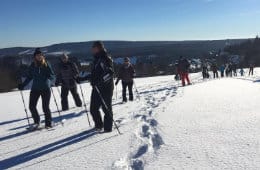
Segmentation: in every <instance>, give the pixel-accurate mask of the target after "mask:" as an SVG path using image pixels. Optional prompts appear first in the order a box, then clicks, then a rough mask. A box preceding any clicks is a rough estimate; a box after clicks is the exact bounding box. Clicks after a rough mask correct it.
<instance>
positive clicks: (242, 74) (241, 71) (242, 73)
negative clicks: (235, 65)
mask: <svg viewBox="0 0 260 170" xmlns="http://www.w3.org/2000/svg"><path fill="white" fill-rule="evenodd" d="M239 72H240V75H241V76H244V73H245V71H244V69H243V68H242V67H241V69H240V71H239Z"/></svg>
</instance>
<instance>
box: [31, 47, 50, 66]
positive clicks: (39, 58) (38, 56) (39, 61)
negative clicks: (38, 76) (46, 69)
mask: <svg viewBox="0 0 260 170" xmlns="http://www.w3.org/2000/svg"><path fill="white" fill-rule="evenodd" d="M33 59H34V63H35V65H44V66H47V63H46V61H45V58H44V55H43V53H42V51H41V49H40V48H36V49H35V51H34V53H33Z"/></svg>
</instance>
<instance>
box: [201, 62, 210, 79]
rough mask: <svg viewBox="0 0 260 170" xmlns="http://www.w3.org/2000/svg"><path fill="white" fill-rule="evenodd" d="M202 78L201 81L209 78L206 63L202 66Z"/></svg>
mask: <svg viewBox="0 0 260 170" xmlns="http://www.w3.org/2000/svg"><path fill="white" fill-rule="evenodd" d="M202 77H203V79H206V78H209V70H208V65H207V64H206V63H204V64H203V66H202Z"/></svg>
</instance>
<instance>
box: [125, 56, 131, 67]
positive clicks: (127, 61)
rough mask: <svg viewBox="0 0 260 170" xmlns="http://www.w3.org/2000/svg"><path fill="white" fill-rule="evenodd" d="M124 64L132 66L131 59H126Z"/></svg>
mask: <svg viewBox="0 0 260 170" xmlns="http://www.w3.org/2000/svg"><path fill="white" fill-rule="evenodd" d="M124 64H126V65H128V64H130V59H129V58H128V57H125V58H124Z"/></svg>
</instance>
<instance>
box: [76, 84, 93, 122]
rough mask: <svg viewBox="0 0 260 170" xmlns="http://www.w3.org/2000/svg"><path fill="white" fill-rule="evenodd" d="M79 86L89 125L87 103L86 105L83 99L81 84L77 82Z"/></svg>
mask: <svg viewBox="0 0 260 170" xmlns="http://www.w3.org/2000/svg"><path fill="white" fill-rule="evenodd" d="M79 88H80V91H81V95H82V100H83V103H84V107H85V112H86V114H87V117H88V124H89V126H91V124H90V121H89V116H88V110H87V105H86V101H85V97H84V94H83V90H82V86H81V84H79Z"/></svg>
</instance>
